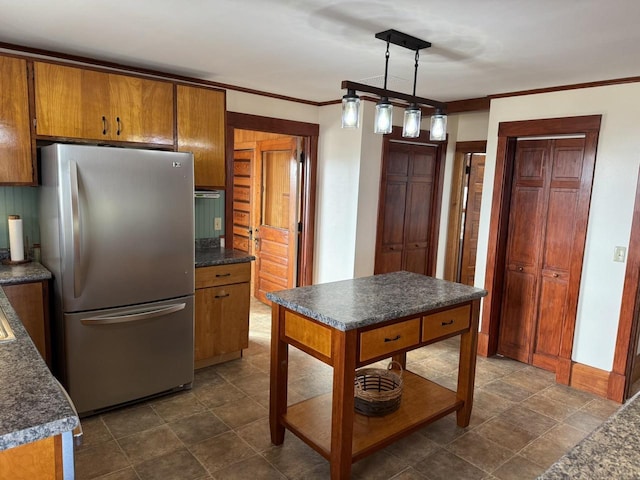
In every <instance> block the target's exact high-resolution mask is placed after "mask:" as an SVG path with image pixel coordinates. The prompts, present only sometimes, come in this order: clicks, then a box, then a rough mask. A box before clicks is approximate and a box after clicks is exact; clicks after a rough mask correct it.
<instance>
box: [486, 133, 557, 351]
mask: <svg viewBox="0 0 640 480" xmlns="http://www.w3.org/2000/svg"><path fill="white" fill-rule="evenodd" d="M547 156H548V141H539V140H538V141H519V142H518V146H517V149H516V155H515V164H514V173H513V175H514V178H513V185H512V191H511V206H510V213H509V233H508V237H507V238H508V239H507V256H506V266H505V276H504V293H503V296H502V298H503V301H502V316H501V319H500V337H499V343H498V353H500V354H502V355H504V356H506V357H510V358H514V359H516V360H519V361H521V362H526V363H529V357H530V353H531V343H532V342H531V340H532V331H533V323H534V318H535V315H536V306H537V305H536V303H537V302H536V300H537V289H538V276H539V268H540V267H539V258H540V248H541V236H542V231H543V222H542V219H543V214H544V211H545V181H544V173H545V163H546V158H547Z"/></svg>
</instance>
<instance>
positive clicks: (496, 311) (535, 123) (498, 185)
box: [478, 115, 602, 385]
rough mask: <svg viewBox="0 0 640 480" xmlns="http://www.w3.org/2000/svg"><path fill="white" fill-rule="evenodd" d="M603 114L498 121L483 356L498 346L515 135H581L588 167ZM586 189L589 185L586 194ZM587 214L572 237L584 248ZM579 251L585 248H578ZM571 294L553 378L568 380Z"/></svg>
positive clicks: (577, 276) (579, 269)
mask: <svg viewBox="0 0 640 480" xmlns="http://www.w3.org/2000/svg"><path fill="white" fill-rule="evenodd" d="M601 119H602V115H587V116H580V117H564V118H547V119H539V120H521V121H514V122H501V123H500V124H499V126H498V145H497V152H496V165H495V176H494V181H493V182H494V183H493V198H492V203H491V222H490V226H489V244H488V249H487V267H486V275H485V289H486V290H487V291H488V292H489V294H488V295H487V296H486V297H485V299H484V302H483V308H482V326H481V329H480V333H479V335H478V353H479V354H480V355H484V356H491V355H495V354H496V352H497V349H498V335H499V327H500V313H501V312H500V310H501V306H502V293H503V288H502V286H503V282H504V267H505V258H506V250H507V235H508V223H509V209H510V204H511V184H512V180H513V164H514V156H515V150H516V142H517V139H518V137H530V136H552V135H575V134H584V135H585V150H584V157H583V158H585V159H586V161H585V162H584V163H585V164H587V165H590V166H591V167H590V168H591V169H592V172H591V175H590V176H589V177H590V180H591V182H593V168H594V166H595V159H596V148H597V143H598V136H599V133H600V123H601ZM590 192H591V189H590V190H589V194H590ZM587 217H588V215H587V216H586V217H585V218H580V219H579V220H578V222H580V223H579V224H578V230H579V231H582V232H584V234H583V235H581V236H580V238H578V239H577V241H576V242H580V244H581V245H582V246H583V247H582V248H583V249H584V243H585V241H586V231H587V228H586V227H587V225H586V222H587V220H588V218H587ZM583 254H584V252H583ZM578 263H579V265H577V266H576V268H575V269H574V266H572V267H571V268H572V269H573V270H572V271H571V278H574V279H578V283H577V284H574V286H570V287H569V288H570V289H572V288H578V289H579V287H580V282H579V279H580V278H581V272H582V263H583V262H578ZM574 297H575V299H576V301H575V302H573V303H572V304H571V305H570V306H569V309H570V311H569V314H568V315H567V318H568V321H567V323H566V324H565V325H564V328H563V332H562V340H561V345H560V353H559V355H558V363H557V368H556V382H558V383H561V384H564V385H568V384H569V380H570V377H571V353H572V350H573V338H574V333H575V323H576V312H577V299H578V292H574Z"/></svg>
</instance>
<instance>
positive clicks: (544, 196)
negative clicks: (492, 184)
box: [498, 137, 591, 371]
mask: <svg viewBox="0 0 640 480" xmlns="http://www.w3.org/2000/svg"><path fill="white" fill-rule="evenodd" d="M584 148H585V139H584V137H582V138H558V139H549V140H523V141H518V144H517V147H516V155H515V165H514V183H513V187H512V194H511V213H510V217H509V233H508V244H507V258H506V269H505V291H504V293H503V306H502V316H501V323H500V337H499V345H498V351H499V353H502V354H503V355H505V356H509V357H512V358H516V359H518V360H520V361H523V362H526V363H531V364H533V365H536V366H539V367H541V368H545V369H547V370H552V371H555V369H556V362H557V358H558V355H559V353H560V348H561V342H562V340H563V336H566V335H571V334H572V332H566V331H565V325H566V324H567V323H568V322H567V312H568V311H570V310H571V309H570V308H569V306H570V305H571V303H572V302H573V303H576V302H577V295H578V290H579V288H578V285H579V282H580V278H574V277H572V275H571V273H572V262H574V261H575V259H576V255H575V254H576V252H578V251H580V249H581V248H582V247H581V245H580V244H579V241H580V238H583V234H584V231H582V229H583V228H584V229H586V222H583V221H582V220H583V219H581V218H580V215H581V211H580V204H581V200H582V199H583V198H584V196H585V195H587V198H588V195H589V192H590V190H591V185H590V184H589V183H588V182H587V181H586V176H587V175H588V172H587V171H586V170H587V169H585V168H584V165H583V157H584Z"/></svg>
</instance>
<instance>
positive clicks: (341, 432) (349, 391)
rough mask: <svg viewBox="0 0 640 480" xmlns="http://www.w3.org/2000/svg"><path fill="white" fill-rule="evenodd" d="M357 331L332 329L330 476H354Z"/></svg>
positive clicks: (338, 478) (334, 479)
mask: <svg viewBox="0 0 640 480" xmlns="http://www.w3.org/2000/svg"><path fill="white" fill-rule="evenodd" d="M356 343H357V332H356V330H350V331H346V332H342V331H339V330H333V332H332V344H333V345H332V348H333V358H334V362H333V402H332V405H331V479H332V480H346V479H349V478H351V462H352V450H353V447H352V442H353V420H354V415H355V413H354V399H353V395H354V386H353V382H354V380H355V370H356Z"/></svg>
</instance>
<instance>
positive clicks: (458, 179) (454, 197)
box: [444, 140, 487, 282]
mask: <svg viewBox="0 0 640 480" xmlns="http://www.w3.org/2000/svg"><path fill="white" fill-rule="evenodd" d="M474 153H478V154H485V155H486V153H487V141H486V140H477V141H468V142H456V153H455V155H454V157H453V175H452V177H451V199H450V202H449V221H448V223H447V246H446V250H445V256H444V279H445V280H449V281H451V282H455V281H456V271H457V264H458V257H459V256H460V242H459V236H460V228H461V227H462V225H461V222H462V218H461V217H462V207H463V205H462V196H463V192H464V187H465V185H464V179H465V176H466V174H465V157H466V156H467V154H472V155H473V154H474Z"/></svg>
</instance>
